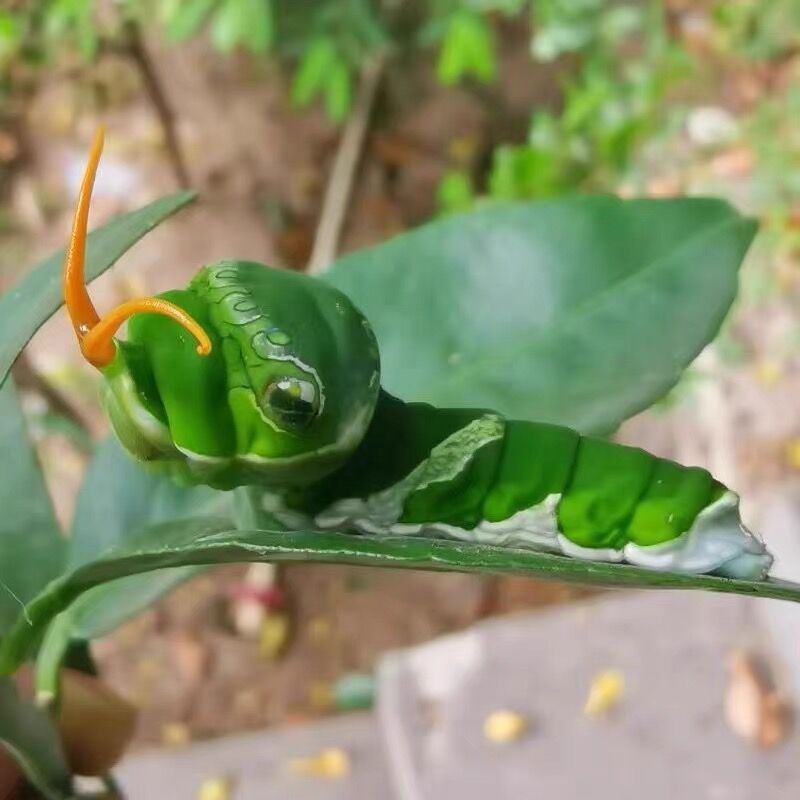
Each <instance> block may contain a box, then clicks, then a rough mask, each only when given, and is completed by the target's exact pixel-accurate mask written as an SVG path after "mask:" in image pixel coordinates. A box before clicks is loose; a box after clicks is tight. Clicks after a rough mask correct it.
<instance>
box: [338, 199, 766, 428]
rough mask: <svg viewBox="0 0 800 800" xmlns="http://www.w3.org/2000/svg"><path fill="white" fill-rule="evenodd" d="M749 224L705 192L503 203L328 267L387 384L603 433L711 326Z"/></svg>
mask: <svg viewBox="0 0 800 800" xmlns="http://www.w3.org/2000/svg"><path fill="white" fill-rule="evenodd" d="M755 230H756V224H755V222H754V221H753V220H751V219H748V218H745V217H742V216H740V215H739V214H738V213H736V212H735V211H734V210H733V209H732V208H731V207H730V206H729V205H728V204H726V203H724V202H722V201H720V200H712V199H702V198H691V199H688V198H687V199H679V200H629V201H623V200H619V199H617V198H613V197H576V198H566V199H559V200H551V201H543V202H538V203H524V204H522V203H521V204H505V205H496V206H492V207H489V208H485V209H480V210H477V211H474V212H471V213H468V214H462V215H459V216H455V217H451V218H448V219H443V220H439V221H436V222H434V223H431V224H429V225H426V226H423V227H420V228H418V229H416V230H414V231H411V232H408V233H405V234H403V235H401V236H398V237H396V238H395V239H392V240H391V241H389V242H387V243H385V244H382V245H378V246H377V247H372V248H369V249H366V250H362V251H360V252H356V253H353V254H351V255H348V256H346V257H344V258H343V259H341V260H340V261H338V262H337V263H336V264H335V265H334V267H333V269H332V270H331V271H330V272H329V273H327V275H326V276H325V278H326V279H327V280H328V281H330V282H331V283H332V284H334V285H335V286H337V287H338V288H340V289H341V290H343V291H344V292H345V293H346V294H347V295H349V296H350V297H351V299H352V300H353V301H354V302H355V303H356V305H357V306H358V307H359V308H360V309H361V310H362V311H363V312H364V314H365V315H366V316H367V319H369V320H370V322H371V323H372V326H373V328H374V329H375V332H376V334H377V337H378V342H379V345H380V351H381V362H382V384H383V386H384V388H385V389H386V390H387V391H388V392H390V393H391V394H394V395H396V396H398V397H401V398H403V399H404V400H407V401H411V400H416V401H425V402H429V403H432V404H433V405H436V406H439V407H448V406H449V407H454V406H455V407H472V408H475V407H481V408H491V409H494V410H495V411H498V412H500V413H502V414H504V415H506V416H508V417H509V418H512V419H533V420H540V421H543V422H554V423H559V424H563V425H567V426H569V427H572V428H576V429H577V430H579V431H580V432H582V433H602V432H607V431H609V430H611V429H613V428H615V427H616V426H617V425H619V424H620V423H621V422H622V421H623V420H625V419H627V418H628V417H629V416H631V415H632V414H634V413H636V412H638V411H641V410H642V409H644V408H646V407H647V406H649V405H650V404H651V403H653V402H654V401H655V400H657V399H658V398H659V397H661V396H663V395H664V394H665V393H666V392H667V391H668V390H669V388H670V387H671V386H673V385H674V384H675V383H676V381H677V380H678V378H679V377H680V375H681V373H682V372H683V370H684V369H685V368H686V366H687V365H688V364H689V363H690V362H691V361H692V359H693V358H694V357H695V356H696V355H697V354H698V353H699V352H700V350H701V349H702V348H703V347H704V346H705V344H706V343H707V342H709V341H710V340H711V339H712V338H713V337H714V335H715V334H716V332H717V330H718V328H719V325H720V323H721V322H722V319H723V318H724V316H725V314H726V313H727V311H728V309H729V307H730V305H731V302H732V300H733V298H734V296H735V294H736V289H737V271H738V267H739V264H740V262H741V261H742V258H743V257H744V254H745V252H746V251H747V248H748V246H749V244H750V242H751V240H752V238H753V235H754V233H755ZM412 354H413V357H412Z"/></svg>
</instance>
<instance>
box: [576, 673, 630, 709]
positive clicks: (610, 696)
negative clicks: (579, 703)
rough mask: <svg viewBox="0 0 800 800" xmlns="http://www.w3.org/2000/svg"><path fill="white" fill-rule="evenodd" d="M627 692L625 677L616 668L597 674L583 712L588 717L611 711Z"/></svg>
mask: <svg viewBox="0 0 800 800" xmlns="http://www.w3.org/2000/svg"><path fill="white" fill-rule="evenodd" d="M624 692H625V678H624V677H623V675H622V673H621V672H620V671H619V670H616V669H609V670H605V671H604V672H601V673H600V674H599V675H596V676H595V678H594V680H593V681H592V685H591V686H590V687H589V696H588V697H587V698H586V705H585V706H584V707H583V713H584V714H585V715H586V716H587V717H594V716H598V715H599V714H604V713H606V712H607V711H610V710H611V709H612V708H614V706H616V705H617V703H619V701H620V700H622V695H623V694H624Z"/></svg>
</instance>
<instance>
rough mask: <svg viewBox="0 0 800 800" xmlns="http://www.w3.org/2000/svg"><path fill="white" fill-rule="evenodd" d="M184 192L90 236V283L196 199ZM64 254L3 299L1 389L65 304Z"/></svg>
mask: <svg viewBox="0 0 800 800" xmlns="http://www.w3.org/2000/svg"><path fill="white" fill-rule="evenodd" d="M194 197H195V195H194V193H192V192H179V193H178V194H174V195H171V196H170V197H164V198H162V199H160V200H156V201H155V202H153V203H150V204H149V205H147V206H145V207H144V208H140V209H139V210H138V211H132V212H131V213H130V214H124V215H123V216H121V217H115V218H114V219H113V220H111V222H109V223H108V224H107V225H104V226H103V227H102V228H99V229H98V230H96V231H95V232H94V233H92V234H91V235H90V236H89V240H88V245H87V249H86V279H87V280H92V279H94V278H96V277H97V276H98V275H101V274H102V273H103V272H105V271H106V270H107V269H108V268H109V267H110V266H111V265H112V264H113V263H114V262H115V261H116V260H117V259H118V258H119V257H120V256H122V255H123V254H124V253H125V252H126V251H127V250H129V249H130V248H131V247H133V245H134V244H136V242H137V241H139V239H141V238H142V236H144V235H145V234H146V233H147V232H148V231H151V230H152V229H153V228H155V227H156V225H158V224H159V223H160V222H162V221H163V220H164V219H166V218H167V217H169V216H170V215H172V214H174V213H175V212H176V211H178V210H180V209H181V208H183V207H184V206H185V205H187V203H190V202H191V201H192V200H193V199H194ZM63 262H64V252H63V251H59V252H58V253H54V254H53V255H52V256H50V258H48V259H47V260H46V261H44V262H42V263H41V264H39V265H38V266H37V267H35V268H34V269H33V270H32V271H31V272H30V273H29V274H28V275H26V276H25V278H23V279H22V280H21V281H20V282H19V283H18V284H17V285H16V286H15V287H14V288H13V289H11V290H10V291H9V292H6V294H4V295H3V296H2V297H0V385H1V384H2V383H3V382H4V381H5V379H6V375H7V374H8V370H9V369H11V365H12V364H13V363H14V361H15V359H16V358H17V356H18V355H19V354H20V352H21V351H22V348H23V347H25V345H26V344H27V343H28V341H29V340H30V338H31V337H32V336H33V334H34V333H36V331H37V330H39V328H40V327H41V326H42V325H43V324H44V323H45V322H46V321H47V319H48V318H49V317H50V316H52V315H53V314H54V313H55V312H56V311H57V310H58V309H59V308H60V307H61V304H62V302H63V299H62V296H61V269H62V265H63Z"/></svg>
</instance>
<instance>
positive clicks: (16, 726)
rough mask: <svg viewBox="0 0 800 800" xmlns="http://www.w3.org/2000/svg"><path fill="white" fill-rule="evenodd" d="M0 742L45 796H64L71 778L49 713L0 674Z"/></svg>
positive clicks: (64, 799)
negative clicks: (21, 693) (23, 696)
mask: <svg viewBox="0 0 800 800" xmlns="http://www.w3.org/2000/svg"><path fill="white" fill-rule="evenodd" d="M0 742H2V744H3V745H5V747H7V748H8V750H9V752H10V753H11V754H12V755H13V756H14V758H15V760H16V761H17V763H18V764H19V765H20V767H21V768H22V770H23V772H24V773H25V775H26V776H27V778H28V780H29V781H30V782H31V783H32V784H33V785H34V786H35V787H36V788H37V789H38V790H39V791H40V792H41V796H42V797H44V798H46V800H68V798H72V797H74V795H73V793H72V778H71V775H70V771H69V767H68V766H67V761H66V758H65V756H64V751H63V749H62V747H61V741H60V739H59V736H58V730H57V729H56V727H55V725H54V724H53V722H52V721H51V719H50V717H49V716H48V715H47V714H46V713H45V712H44V711H42V710H41V709H38V708H37V707H36V706H34V705H33V704H32V703H30V702H28V701H26V700H24V699H23V698H21V697H20V696H19V694H17V690H16V689H15V687H14V685H13V684H12V683H11V681H10V680H9V679H8V678H0Z"/></svg>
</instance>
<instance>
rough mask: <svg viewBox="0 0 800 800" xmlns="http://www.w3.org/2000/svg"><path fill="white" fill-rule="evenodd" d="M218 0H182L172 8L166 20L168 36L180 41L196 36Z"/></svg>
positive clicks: (174, 40) (172, 39)
mask: <svg viewBox="0 0 800 800" xmlns="http://www.w3.org/2000/svg"><path fill="white" fill-rule="evenodd" d="M215 3H216V0H182V1H181V2H179V3H175V5H174V6H173V7H172V8H171V9H170V11H171V13H170V15H169V17H168V18H167V20H166V29H167V38H168V39H170V40H171V41H173V42H180V41H182V40H184V39H188V38H190V37H191V36H194V35H195V34H196V33H197V31H198V30H199V29H200V26H201V25H202V24H203V23H204V22H205V21H206V19H207V18H208V15H209V14H210V13H211V9H212V8H213V7H214V5H215Z"/></svg>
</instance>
